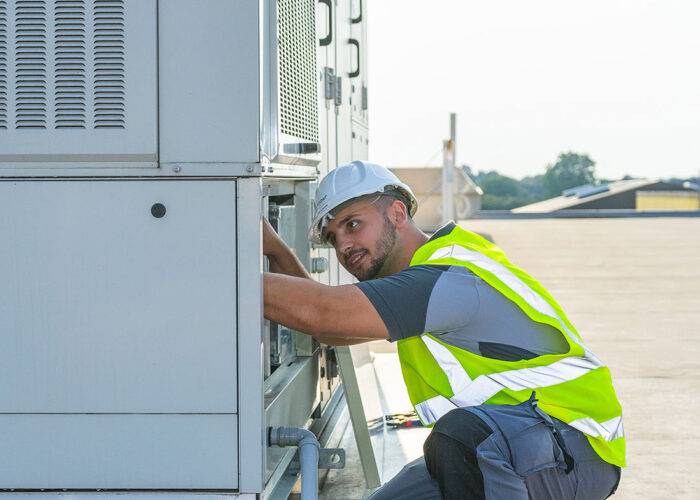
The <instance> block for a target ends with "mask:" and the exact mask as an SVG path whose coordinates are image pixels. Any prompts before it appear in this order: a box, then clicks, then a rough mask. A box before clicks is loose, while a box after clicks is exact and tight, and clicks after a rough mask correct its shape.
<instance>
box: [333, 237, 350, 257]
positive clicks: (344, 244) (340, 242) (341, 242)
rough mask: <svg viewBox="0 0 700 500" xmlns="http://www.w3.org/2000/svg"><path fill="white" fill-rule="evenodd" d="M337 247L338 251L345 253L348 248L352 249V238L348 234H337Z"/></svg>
mask: <svg viewBox="0 0 700 500" xmlns="http://www.w3.org/2000/svg"><path fill="white" fill-rule="evenodd" d="M335 247H336V248H337V249H338V252H340V253H341V254H345V253H346V252H347V251H348V250H350V249H352V240H351V239H350V238H348V237H347V236H343V235H336V237H335Z"/></svg>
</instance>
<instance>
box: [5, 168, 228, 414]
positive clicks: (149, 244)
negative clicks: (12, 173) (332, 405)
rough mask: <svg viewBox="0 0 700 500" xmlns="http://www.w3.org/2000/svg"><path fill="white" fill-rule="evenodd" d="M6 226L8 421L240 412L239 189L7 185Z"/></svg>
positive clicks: (205, 184) (184, 184) (192, 184)
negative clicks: (26, 415)
mask: <svg viewBox="0 0 700 500" xmlns="http://www.w3.org/2000/svg"><path fill="white" fill-rule="evenodd" d="M155 203H161V204H163V205H164V206H165V207H166V210H167V211H166V214H165V216H164V217H162V218H155V217H154V216H153V215H152V214H151V207H152V206H153V205H154V204H155ZM0 213H2V214H3V217H0V240H1V241H4V242H11V244H9V245H8V244H3V245H0V283H2V286H0V345H2V349H0V412H18V413H22V412H47V413H53V412H56V413H63V412H79V413H83V412H85V413H102V412H104V413H114V412H127V413H131V412H135V413H145V412H163V413H168V412H177V413H216V412H221V413H235V412H236V410H237V404H236V390H237V362H236V219H235V216H236V207H235V182H233V181H157V180H154V181H82V182H81V181H27V182H17V181H4V182H0Z"/></svg>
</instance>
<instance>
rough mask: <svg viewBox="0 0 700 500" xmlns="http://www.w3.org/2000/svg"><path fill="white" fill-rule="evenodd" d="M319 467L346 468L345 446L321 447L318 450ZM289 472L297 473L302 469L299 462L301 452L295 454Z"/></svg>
mask: <svg viewBox="0 0 700 500" xmlns="http://www.w3.org/2000/svg"><path fill="white" fill-rule="evenodd" d="M318 468H319V469H344V468H345V450H344V449H343V448H321V449H320V450H318ZM287 470H289V472H291V473H292V474H295V473H297V472H299V471H300V470H301V463H300V462H299V452H298V451H297V452H296V453H295V454H294V458H292V461H291V462H290V463H289V469H287Z"/></svg>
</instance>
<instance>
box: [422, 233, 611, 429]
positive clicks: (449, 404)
mask: <svg viewBox="0 0 700 500" xmlns="http://www.w3.org/2000/svg"><path fill="white" fill-rule="evenodd" d="M447 258H454V259H458V260H462V261H467V262H471V263H473V264H474V265H476V266H478V267H480V268H482V269H484V270H486V271H488V272H490V273H492V274H493V275H494V276H496V277H497V278H498V279H499V280H501V281H502V282H503V283H504V284H505V285H506V286H508V287H509V288H510V289H511V290H513V291H514V292H515V293H517V294H518V295H519V296H520V297H522V298H523V299H524V300H525V301H526V302H527V303H528V304H529V305H530V306H531V307H532V308H533V309H535V310H536V311H538V312H540V313H541V314H544V315H546V316H549V317H551V318H553V319H555V320H556V321H557V322H558V323H559V324H560V325H561V327H562V329H563V330H564V331H565V332H566V334H567V337H569V338H570V339H571V340H572V341H573V342H575V343H576V344H578V345H579V346H581V347H582V348H583V349H584V353H585V354H584V355H583V356H571V357H567V358H564V359H561V360H559V361H556V362H554V363H551V364H549V365H544V366H537V367H532V368H521V369H517V370H508V371H504V372H499V373H491V374H484V375H480V376H478V377H476V378H475V379H474V380H472V379H471V378H470V377H469V374H468V373H467V372H466V370H465V369H464V367H463V366H462V365H461V363H460V362H459V361H458V360H457V358H456V357H455V356H454V355H453V354H452V353H451V352H450V350H449V349H448V348H447V347H445V346H444V345H442V344H441V343H440V342H437V341H436V340H435V339H433V338H431V337H429V336H428V335H423V336H422V339H423V342H424V343H425V345H426V347H427V348H428V350H429V351H430V353H431V354H432V356H433V358H435V361H436V362H437V363H438V365H439V366H440V367H441V368H442V370H443V371H444V372H445V375H446V376H447V379H448V381H449V384H450V387H451V389H452V393H453V394H454V395H453V396H452V397H451V398H449V399H448V398H445V397H444V396H436V397H433V398H430V399H428V400H426V401H423V402H421V403H419V404H417V405H416V412H417V413H418V414H419V416H420V417H421V419H422V420H423V422H424V423H426V424H427V425H430V424H433V423H435V422H436V421H437V420H438V419H439V418H440V417H441V416H443V415H444V414H445V413H447V412H449V411H450V410H453V409H455V408H459V407H465V406H475V405H480V404H482V403H484V402H485V401H487V400H489V399H490V398H492V397H493V396H495V395H496V394H498V393H499V392H500V391H501V390H503V389H510V390H513V391H521V390H524V389H537V388H540V387H547V386H552V385H557V384H561V383H563V382H568V381H571V380H574V379H576V378H578V377H581V376H582V375H585V374H586V373H588V372H589V371H591V370H595V369H597V368H601V367H603V366H605V365H604V364H603V363H602V362H601V361H600V359H598V358H597V357H596V356H595V355H594V354H593V353H592V352H591V351H589V350H588V349H587V348H586V347H585V345H583V343H582V342H581V341H580V340H579V339H578V337H577V336H576V335H575V334H573V333H572V332H571V331H570V330H569V329H568V328H567V326H566V324H565V323H564V322H563V321H562V320H561V318H560V317H559V315H558V314H557V313H556V311H555V310H554V309H553V308H552V306H551V305H550V304H549V303H548V302H547V301H546V300H544V299H543V298H542V297H541V296H540V295H539V294H538V293H537V292H535V291H534V290H532V288H530V287H529V286H528V285H527V284H526V283H524V282H523V281H522V280H521V279H520V278H518V277H517V276H516V275H515V274H514V273H512V272H511V271H510V270H509V269H507V268H506V267H505V266H503V265H502V264H501V263H499V262H497V261H495V260H493V259H491V258H490V257H488V256H486V255H484V254H481V253H479V252H474V251H471V250H467V249H466V248H464V247H462V246H459V245H452V246H449V247H445V248H441V249H439V250H437V251H436V252H435V253H433V255H432V256H431V257H430V258H429V259H428V261H430V260H437V259H447ZM569 425H570V426H572V427H574V428H576V429H578V430H580V431H582V432H584V433H586V434H588V435H589V436H593V437H602V438H603V439H605V440H606V441H611V440H613V439H616V438H618V437H622V436H624V431H623V427H622V417H615V418H613V419H611V420H608V421H607V422H602V423H599V422H596V421H595V420H593V419H591V418H582V419H578V420H574V421H572V422H569Z"/></svg>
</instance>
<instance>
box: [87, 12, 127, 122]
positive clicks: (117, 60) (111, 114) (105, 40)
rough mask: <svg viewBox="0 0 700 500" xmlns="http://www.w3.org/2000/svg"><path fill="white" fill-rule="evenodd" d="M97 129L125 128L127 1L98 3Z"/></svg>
mask: <svg viewBox="0 0 700 500" xmlns="http://www.w3.org/2000/svg"><path fill="white" fill-rule="evenodd" d="M94 53H95V62H94V64H95V96H94V99H95V101H94V102H95V128H124V126H125V92H124V86H125V81H124V72H125V70H124V1H123V0H118V1H111V0H95V8H94Z"/></svg>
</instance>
